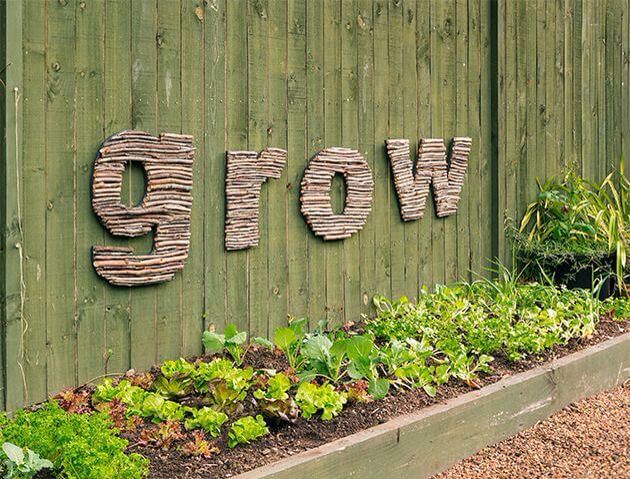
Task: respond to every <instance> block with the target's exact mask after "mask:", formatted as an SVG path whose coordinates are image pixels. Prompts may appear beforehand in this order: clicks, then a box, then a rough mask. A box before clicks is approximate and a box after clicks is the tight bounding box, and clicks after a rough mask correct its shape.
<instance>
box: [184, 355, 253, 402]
mask: <svg viewBox="0 0 630 479" xmlns="http://www.w3.org/2000/svg"><path fill="white" fill-rule="evenodd" d="M253 375H254V370H253V369H252V368H251V367H247V368H237V367H234V365H233V364H232V363H231V362H230V361H228V360H225V359H220V358H217V359H214V360H213V361H211V362H209V363H200V364H199V365H198V367H197V375H196V380H195V388H196V389H197V391H198V392H200V393H202V394H206V397H207V399H208V401H209V403H210V405H212V406H215V407H216V408H217V409H219V410H222V411H228V412H229V411H231V410H233V409H234V408H235V407H236V406H237V404H238V403H239V402H240V401H242V400H243V399H245V396H246V395H247V391H248V390H249V388H250V387H251V379H252V377H253Z"/></svg>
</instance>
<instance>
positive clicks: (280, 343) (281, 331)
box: [273, 328, 297, 350]
mask: <svg viewBox="0 0 630 479" xmlns="http://www.w3.org/2000/svg"><path fill="white" fill-rule="evenodd" d="M296 339H297V337H296V335H295V331H293V329H291V328H278V329H276V330H275V332H274V333H273V344H275V345H276V347H277V348H279V349H282V350H287V349H288V348H289V346H291V344H293V343H294V342H295V341H296Z"/></svg>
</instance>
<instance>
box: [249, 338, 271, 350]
mask: <svg viewBox="0 0 630 479" xmlns="http://www.w3.org/2000/svg"><path fill="white" fill-rule="evenodd" d="M254 342H255V343H256V344H259V345H261V346H263V347H265V348H267V349H270V350H272V351H273V343H272V342H271V341H269V340H268V339H267V338H263V337H261V336H257V337H255V338H254Z"/></svg>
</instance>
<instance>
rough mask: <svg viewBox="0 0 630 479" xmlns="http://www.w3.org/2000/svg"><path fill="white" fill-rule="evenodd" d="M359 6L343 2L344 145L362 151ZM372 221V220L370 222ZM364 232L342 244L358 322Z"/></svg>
mask: <svg viewBox="0 0 630 479" xmlns="http://www.w3.org/2000/svg"><path fill="white" fill-rule="evenodd" d="M358 14H359V12H358V5H357V2H356V0H348V1H344V2H342V3H341V27H342V28H341V94H342V103H341V115H342V117H341V144H342V145H343V146H345V147H347V148H353V149H357V150H358V149H359V123H358V107H359V105H358V70H357V66H358V63H357V62H358V50H357V48H358V22H357V16H358ZM368 221H369V220H368ZM360 238H361V232H359V233H358V234H354V235H352V236H351V237H350V238H348V239H347V240H345V241H344V242H343V261H344V270H343V274H344V277H343V288H344V295H343V297H344V313H345V319H346V320H349V321H358V320H359V319H360V317H361V316H360V315H361V271H360V269H361V263H360V261H361V256H360V254H361V250H360Z"/></svg>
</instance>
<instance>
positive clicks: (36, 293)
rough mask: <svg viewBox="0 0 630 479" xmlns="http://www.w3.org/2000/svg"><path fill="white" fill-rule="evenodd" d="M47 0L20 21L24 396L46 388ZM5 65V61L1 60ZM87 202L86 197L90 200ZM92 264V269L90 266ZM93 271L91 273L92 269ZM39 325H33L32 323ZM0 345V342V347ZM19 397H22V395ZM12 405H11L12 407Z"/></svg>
mask: <svg viewBox="0 0 630 479" xmlns="http://www.w3.org/2000/svg"><path fill="white" fill-rule="evenodd" d="M45 8H46V4H45V2H44V1H43V0H39V1H34V2H28V3H25V4H24V15H25V16H26V17H27V18H32V19H33V21H32V22H26V23H25V25H24V39H25V45H24V48H25V50H26V52H27V53H25V55H24V98H23V102H22V107H23V111H24V118H31V120H30V121H28V122H26V123H24V129H23V135H24V141H23V148H24V149H23V152H24V154H23V163H22V164H23V171H28V172H30V173H29V174H28V175H24V177H23V185H22V186H23V188H22V189H23V191H28V192H29V194H28V195H29V208H26V209H23V211H22V214H23V215H24V258H25V261H24V275H25V277H24V284H26V285H30V288H28V289H27V291H26V297H25V304H24V316H25V317H26V319H27V321H28V323H29V324H31V325H33V327H31V328H29V329H28V331H27V332H26V335H25V337H24V343H25V356H26V360H25V362H24V369H25V371H24V374H25V376H26V378H27V388H28V396H29V399H30V398H41V397H45V396H46V394H47V390H46V360H45V357H46V327H45V325H46V321H47V308H46V301H45V297H46V274H45V269H46V237H45V235H42V234H41V233H42V225H44V224H45V223H46V204H47V198H46V170H45V168H42V167H41V166H42V163H43V164H45V158H46V143H45V136H44V135H42V131H45V130H46V102H45V99H46V80H45V77H46V65H45V63H44V62H43V61H42V59H43V57H44V54H45V43H46V15H45ZM5 64H6V63H5ZM88 201H89V200H88ZM90 269H92V267H91V265H90ZM92 274H93V273H92ZM35 325H37V326H35ZM0 349H1V347H0ZM20 402H21V398H20ZM11 409H12V408H11Z"/></svg>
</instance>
